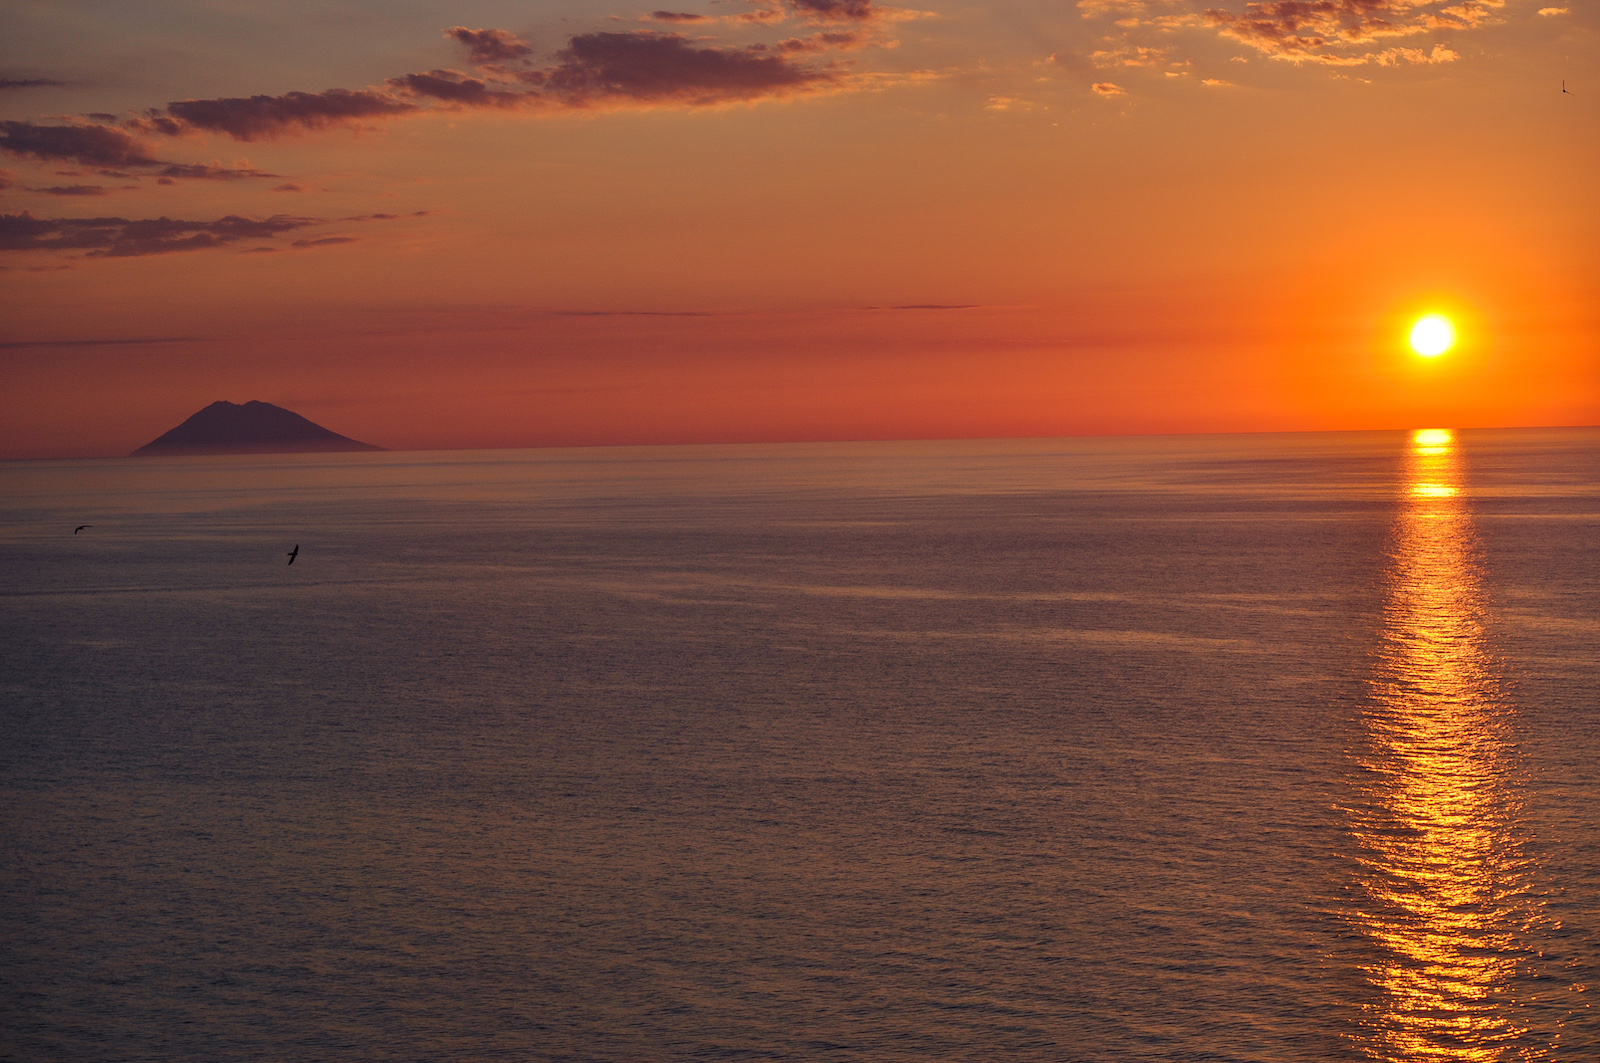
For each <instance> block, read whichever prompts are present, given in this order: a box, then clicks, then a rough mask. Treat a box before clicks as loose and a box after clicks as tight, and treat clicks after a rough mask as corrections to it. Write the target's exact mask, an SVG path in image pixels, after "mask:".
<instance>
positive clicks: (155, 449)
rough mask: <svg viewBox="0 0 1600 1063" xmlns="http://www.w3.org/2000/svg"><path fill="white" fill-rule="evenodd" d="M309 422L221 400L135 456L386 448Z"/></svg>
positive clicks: (275, 409) (268, 407) (279, 410)
mask: <svg viewBox="0 0 1600 1063" xmlns="http://www.w3.org/2000/svg"><path fill="white" fill-rule="evenodd" d="M384 449H385V448H384V447H375V446H373V445H372V444H371V443H363V442H361V441H359V440H356V439H351V438H350V437H349V436H342V435H340V434H339V433H338V432H330V431H328V429H326V428H324V427H322V426H321V425H320V424H316V423H314V422H312V421H308V420H306V419H305V418H304V417H301V416H300V415H299V414H298V413H295V412H294V411H293V410H286V409H284V408H283V407H282V406H274V405H273V404H272V403H270V402H257V401H251V402H247V403H245V404H243V405H242V406H241V405H239V404H238V403H233V402H227V401H223V400H218V401H217V402H213V403H212V404H211V405H210V406H207V407H206V408H205V409H203V410H201V411H200V412H199V413H197V414H195V415H194V416H193V417H191V418H189V419H188V420H187V421H185V422H183V423H182V424H180V425H179V426H178V427H176V428H174V429H173V430H172V431H170V432H167V433H165V434H164V435H161V436H158V437H157V438H155V439H153V440H151V441H150V442H148V443H146V444H145V445H144V446H142V447H140V448H139V449H138V450H136V451H134V452H133V454H132V455H130V457H136V458H137V457H148V456H151V455H161V454H318V453H324V452H329V451H341V450H384Z"/></svg>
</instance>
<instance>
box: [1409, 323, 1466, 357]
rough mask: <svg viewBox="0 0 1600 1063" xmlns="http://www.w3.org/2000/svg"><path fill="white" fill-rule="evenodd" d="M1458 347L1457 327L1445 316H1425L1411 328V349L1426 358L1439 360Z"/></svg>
mask: <svg viewBox="0 0 1600 1063" xmlns="http://www.w3.org/2000/svg"><path fill="white" fill-rule="evenodd" d="M1455 345H1456V327H1455V326H1454V325H1452V324H1451V323H1450V319H1449V318H1447V317H1445V316H1444V315H1443V314H1424V315H1423V316H1421V317H1419V318H1417V323H1416V324H1415V325H1412V326H1411V349H1412V350H1413V351H1416V352H1417V353H1418V354H1420V355H1422V357H1424V358H1437V357H1439V355H1441V354H1443V353H1444V352H1445V351H1448V350H1449V349H1450V348H1452V347H1454V346H1455Z"/></svg>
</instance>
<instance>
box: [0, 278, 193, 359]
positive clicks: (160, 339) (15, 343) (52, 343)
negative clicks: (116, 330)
mask: <svg viewBox="0 0 1600 1063" xmlns="http://www.w3.org/2000/svg"><path fill="white" fill-rule="evenodd" d="M63 268H65V267H63ZM199 342H201V338H200V337H199V336H141V337H139V338H137V339H112V340H11V341H8V342H6V343H0V350H7V351H15V350H25V349H28V348H31V347H130V346H136V345H138V344H145V343H199Z"/></svg>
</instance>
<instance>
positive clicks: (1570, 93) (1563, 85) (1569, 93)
mask: <svg viewBox="0 0 1600 1063" xmlns="http://www.w3.org/2000/svg"><path fill="white" fill-rule="evenodd" d="M1561 92H1562V95H1565V96H1576V95H1577V93H1576V92H1573V91H1572V90H1571V89H1569V88H1567V83H1566V81H1565V80H1563V81H1562V82H1561Z"/></svg>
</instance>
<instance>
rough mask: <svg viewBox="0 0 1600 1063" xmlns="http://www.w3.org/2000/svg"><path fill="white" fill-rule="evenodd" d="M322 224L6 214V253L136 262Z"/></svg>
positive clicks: (286, 218) (1, 223)
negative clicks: (44, 253) (65, 253)
mask: <svg viewBox="0 0 1600 1063" xmlns="http://www.w3.org/2000/svg"><path fill="white" fill-rule="evenodd" d="M316 224H318V219H316V218H297V217H292V216H290V215H287V214H275V215H273V216H272V217H270V218H262V219H259V220H257V219H252V218H242V217H239V216H238V215H236V214H230V215H228V216H227V217H224V218H219V219H217V220H216V221H180V220H176V219H173V218H36V217H34V216H33V215H32V214H30V213H28V212H27V211H23V212H22V213H21V214H0V251H82V252H84V253H85V254H86V255H87V256H88V257H91V258H135V257H139V256H143V255H161V254H167V253H170V252H174V251H201V250H205V249H207V248H214V247H222V246H225V245H227V244H233V243H237V242H238V241H240V240H249V239H271V238H272V237H274V236H278V235H281V234H283V233H286V232H292V231H294V230H296V229H303V228H306V227H307V226H310V225H316Z"/></svg>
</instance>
